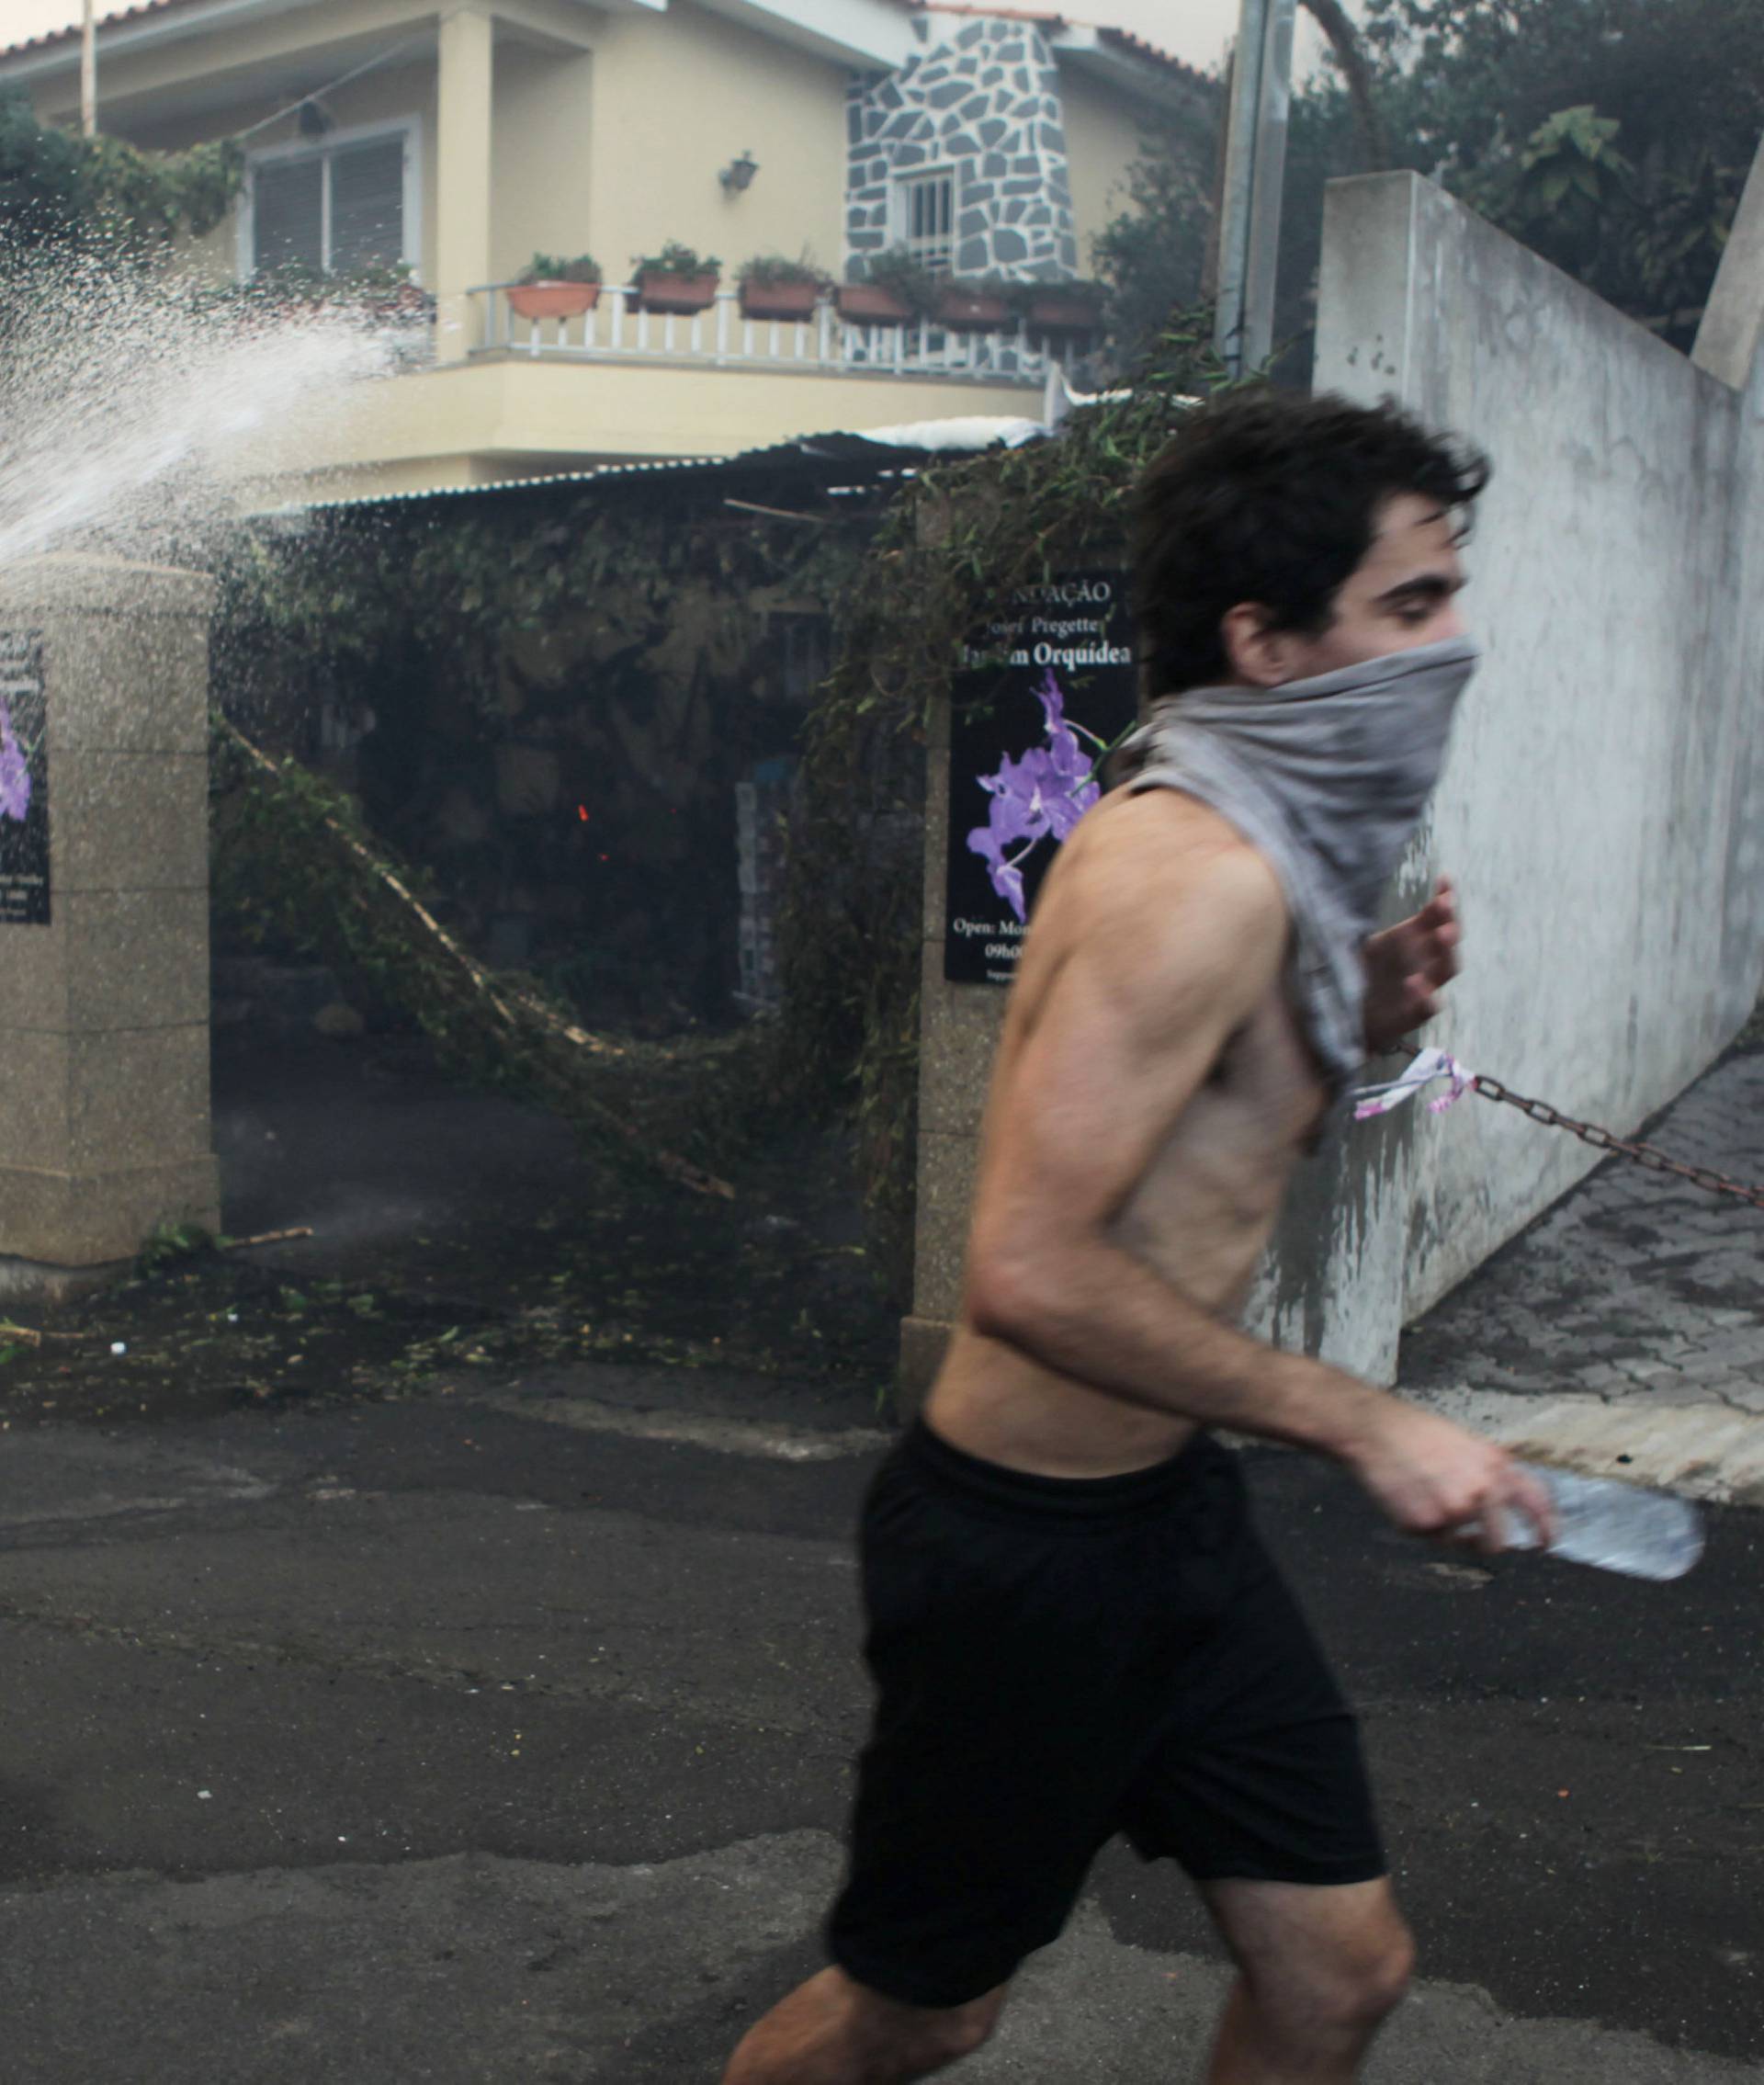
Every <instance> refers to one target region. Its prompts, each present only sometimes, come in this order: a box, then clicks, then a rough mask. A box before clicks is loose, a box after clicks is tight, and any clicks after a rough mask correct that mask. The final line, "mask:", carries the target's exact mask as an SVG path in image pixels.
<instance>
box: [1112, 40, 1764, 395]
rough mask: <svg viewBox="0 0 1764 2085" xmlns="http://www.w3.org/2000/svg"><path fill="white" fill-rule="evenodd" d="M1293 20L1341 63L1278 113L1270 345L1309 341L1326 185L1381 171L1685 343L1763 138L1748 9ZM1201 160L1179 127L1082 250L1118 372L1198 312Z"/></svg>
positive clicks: (1153, 142)
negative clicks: (1470, 213) (1437, 194)
mask: <svg viewBox="0 0 1764 2085" xmlns="http://www.w3.org/2000/svg"><path fill="white" fill-rule="evenodd" d="M1306 6H1307V7H1309V8H1310V11H1311V12H1312V13H1313V14H1314V15H1316V16H1317V17H1318V19H1319V20H1325V17H1327V16H1329V15H1331V14H1332V15H1333V17H1335V19H1334V26H1333V30H1332V41H1333V42H1334V44H1335V47H1336V49H1337V51H1338V52H1339V53H1340V57H1339V58H1338V62H1337V63H1336V64H1335V65H1334V66H1333V67H1332V68H1331V69H1330V71H1329V72H1328V73H1326V74H1324V75H1323V76H1322V77H1321V78H1320V79H1318V80H1317V81H1315V82H1313V83H1312V84H1310V85H1306V86H1305V87H1303V88H1301V89H1300V90H1299V91H1298V92H1297V93H1296V94H1295V96H1294V97H1293V108H1292V130H1291V136H1290V142H1289V147H1288V161H1287V187H1286V210H1285V220H1284V224H1283V232H1282V242H1281V300H1280V310H1279V313H1278V317H1277V321H1276V326H1275V334H1276V338H1278V339H1283V340H1288V341H1299V340H1302V338H1303V337H1304V336H1305V335H1306V334H1307V333H1308V330H1309V327H1310V324H1311V320H1312V301H1313V297H1314V286H1315V280H1316V273H1317V255H1318V249H1319V244H1320V240H1321V234H1322V211H1323V187H1324V184H1325V183H1326V182H1327V181H1329V180H1330V179H1332V178H1334V177H1335V176H1340V175H1349V174H1363V173H1366V172H1369V171H1377V170H1380V169H1382V168H1385V167H1387V166H1397V167H1412V168H1414V169H1415V170H1416V171H1417V172H1418V173H1421V174H1424V175H1426V176H1429V177H1430V179H1432V180H1436V181H1439V182H1440V183H1442V185H1443V186H1444V187H1447V188H1449V189H1450V190H1451V191H1452V192H1453V194H1454V195H1458V196H1461V197H1462V198H1464V201H1466V202H1467V203H1469V204H1470V205H1471V207H1472V208H1473V209H1475V210H1478V211H1480V212H1481V213H1482V214H1483V215H1484V216H1485V217H1487V218H1488V219H1490V220H1491V221H1493V222H1494V223H1496V224H1498V225H1499V226H1500V227H1501V229H1502V230H1503V231H1506V232H1510V233H1512V235H1513V236H1514V237H1515V238H1517V239H1521V240H1523V241H1524V242H1525V243H1526V244H1528V245H1530V246H1532V247H1533V248H1534V249H1535V250H1536V251H1537V252H1538V253H1540V254H1542V255H1544V258H1545V259H1546V260H1549V261H1551V262H1554V263H1555V266H1558V267H1560V268H1563V269H1564V270H1566V272H1567V273H1568V274H1569V275H1572V276H1574V277H1575V278H1577V280H1579V281H1581V282H1583V283H1585V284H1586V285H1587V287H1588V288H1589V289H1593V290H1596V291H1597V292H1598V294H1599V295H1600V296H1601V297H1603V298H1605V299H1606V300H1608V301H1609V302H1611V303H1612V304H1614V305H1616V306H1617V307H1618V309H1619V310H1620V311H1624V312H1629V313H1630V315H1631V316H1632V317H1634V318H1635V319H1637V320H1639V321H1640V322H1641V323H1643V324H1645V325H1647V326H1649V327H1651V328H1653V329H1654V330H1655V331H1656V332H1657V333H1659V334H1662V335H1663V336H1664V337H1666V338H1667V339H1668V340H1670V341H1672V342H1673V343H1674V344H1675V345H1676V346H1681V347H1682V346H1689V345H1690V343H1691V339H1692V338H1693V336H1694V334H1695V331H1696V325H1697V322H1698V320H1699V319H1700V317H1701V315H1702V305H1703V303H1704V301H1705V300H1706V299H1707V297H1708V294H1709V288H1710V285H1711V283H1712V281H1713V277H1714V272H1715V268H1716V266H1717V265H1718V263H1719V261H1720V257H1721V250H1722V246H1723V244H1724V241H1725V239H1726V235H1727V230H1728V227H1729V226H1730V225H1731V224H1732V222H1733V218H1734V212H1735V210H1736V207H1737V204H1738V198H1739V192H1740V189H1741V187H1742V186H1743V185H1744V182H1745V178H1746V175H1747V169H1748V168H1749V167H1750V165H1751V163H1752V158H1753V155H1754V154H1755V153H1756V152H1757V150H1758V141H1759V138H1760V136H1761V135H1764V8H1760V7H1758V6H1757V5H1756V0H1366V5H1365V8H1364V11H1363V23H1362V27H1361V28H1360V31H1359V33H1358V36H1357V37H1356V36H1355V35H1354V33H1353V31H1352V29H1351V25H1349V23H1348V22H1347V20H1346V18H1345V17H1343V16H1342V15H1341V13H1340V9H1339V8H1334V9H1331V8H1330V7H1329V6H1328V0H1306ZM1328 26H1329V23H1328V22H1327V21H1326V27H1328ZM1342 59H1345V60H1346V62H1345V64H1344V63H1343V62H1340V61H1341V60H1342ZM1215 156H1216V138H1213V137H1209V136H1207V135H1206V134H1204V132H1202V131H1200V130H1197V129H1196V128H1195V127H1194V126H1193V124H1192V123H1184V124H1182V125H1172V126H1171V127H1170V128H1169V129H1168V130H1164V131H1161V132H1159V133H1156V134H1154V135H1152V136H1150V137H1148V140H1147V142H1146V148H1145V150H1144V152H1143V153H1142V154H1141V156H1140V158H1139V159H1138V161H1137V162H1136V164H1135V165H1134V167H1133V168H1132V170H1131V172H1130V176H1129V182H1128V191H1129V202H1130V206H1131V207H1130V208H1129V209H1128V210H1125V211H1123V212H1122V213H1120V214H1119V215H1118V216H1117V217H1116V218H1115V219H1114V221H1113V222H1112V223H1111V224H1110V225H1109V226H1108V227H1107V229H1106V230H1105V231H1104V232H1103V233H1101V234H1100V235H1099V237H1098V240H1097V243H1096V266H1097V271H1098V273H1099V274H1100V275H1102V276H1103V278H1105V279H1106V280H1107V281H1108V282H1109V284H1110V286H1111V288H1112V289H1113V291H1114V297H1113V300H1112V309H1111V320H1112V330H1113V331H1114V334H1115V337H1116V339H1117V340H1118V341H1119V342H1120V343H1121V344H1122V346H1123V348H1124V350H1125V351H1126V352H1127V353H1128V354H1131V353H1132V352H1133V350H1134V347H1135V344H1136V342H1138V341H1140V340H1142V339H1143V338H1144V337H1145V334H1146V333H1147V330H1148V328H1150V327H1153V326H1155V325H1156V324H1157V323H1158V322H1159V318H1160V317H1161V315H1162V314H1163V313H1165V312H1168V311H1169V310H1170V308H1171V307H1172V306H1180V307H1185V306H1188V305H1190V304H1192V303H1193V301H1194V300H1196V299H1197V298H1198V297H1199V296H1200V294H1201V291H1202V283H1203V272H1204V262H1205V257H1206V241H1207V233H1208V227H1209V221H1210V217H1211V210H1212V195H1213V185H1214V178H1215ZM1302 359H1303V357H1302V356H1301V357H1299V362H1300V363H1302ZM1293 373H1294V375H1295V376H1299V375H1302V374H1303V369H1302V367H1298V366H1295V368H1294V370H1293Z"/></svg>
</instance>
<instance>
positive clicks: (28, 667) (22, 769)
mask: <svg viewBox="0 0 1764 2085" xmlns="http://www.w3.org/2000/svg"><path fill="white" fill-rule="evenodd" d="M48 924H49V744H48V717H47V709H46V705H45V701H44V696H43V644H42V638H41V636H40V633H39V632H38V631H36V630H0V926H47V925H48Z"/></svg>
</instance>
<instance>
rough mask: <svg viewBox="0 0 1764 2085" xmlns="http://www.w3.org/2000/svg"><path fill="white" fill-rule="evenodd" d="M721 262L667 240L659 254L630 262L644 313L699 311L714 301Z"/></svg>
mask: <svg viewBox="0 0 1764 2085" xmlns="http://www.w3.org/2000/svg"><path fill="white" fill-rule="evenodd" d="M722 265H723V264H722V263H721V261H719V260H718V258H717V256H716V255H715V254H698V253H695V252H694V251H693V249H692V248H691V247H690V246H685V245H682V244H681V243H680V241H679V240H678V239H670V240H669V241H668V242H667V244H665V245H664V246H663V247H662V251H661V252H660V253H659V254H647V255H643V256H642V257H641V258H640V259H638V260H634V261H633V262H632V263H631V273H632V274H633V275H634V276H635V277H636V278H637V296H638V302H639V305H640V306H641V308H642V309H643V310H644V311H646V312H702V311H704V310H705V309H706V308H707V306H708V305H709V304H711V303H712V302H714V301H715V300H716V296H717V285H718V281H719V280H720V279H721V275H720V271H721V268H722Z"/></svg>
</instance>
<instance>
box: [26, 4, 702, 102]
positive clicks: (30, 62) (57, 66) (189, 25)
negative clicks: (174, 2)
mask: <svg viewBox="0 0 1764 2085" xmlns="http://www.w3.org/2000/svg"><path fill="white" fill-rule="evenodd" d="M315 4H316V0H208V5H206V6H204V5H202V4H201V0H192V4H191V5H188V6H180V7H170V8H167V9H166V11H165V12H164V14H160V15H146V16H143V17H141V18H140V19H138V20H135V21H130V20H128V19H126V18H125V19H117V18H112V19H111V20H109V21H101V22H100V23H99V24H98V49H99V51H100V53H101V55H102V56H103V57H104V58H105V59H106V60H107V61H108V60H113V59H117V58H123V57H128V56H130V55H131V54H132V53H134V52H136V51H159V50H164V48H165V47H166V46H167V45H169V44H175V43H183V42H187V41H188V40H190V39H191V38H194V37H198V36H212V35H213V34H214V32H215V31H216V30H217V29H224V28H231V27H232V25H233V24H234V23H237V22H246V21H251V22H256V21H263V20H266V19H267V18H268V17H271V16H275V15H291V14H296V13H298V12H299V11H300V9H301V8H302V7H308V6H314V5H315ZM594 5H596V6H602V7H610V8H611V9H612V10H613V11H614V12H615V13H620V14H644V15H661V14H665V13H666V12H667V7H668V0H594ZM79 62H80V37H79V33H78V31H77V30H74V29H70V30H68V31H67V32H65V33H64V34H62V35H60V36H58V37H56V39H55V40H53V42H51V43H50V44H48V45H47V46H46V47H45V48H43V49H40V50H36V49H31V48H29V47H25V48H23V49H17V50H13V51H5V50H0V80H5V81H6V82H8V83H9V84H11V85H25V86H28V85H30V83H31V82H32V81H35V80H46V79H53V78H54V77H56V75H57V74H62V73H71V72H74V70H76V69H77V67H78V65H79Z"/></svg>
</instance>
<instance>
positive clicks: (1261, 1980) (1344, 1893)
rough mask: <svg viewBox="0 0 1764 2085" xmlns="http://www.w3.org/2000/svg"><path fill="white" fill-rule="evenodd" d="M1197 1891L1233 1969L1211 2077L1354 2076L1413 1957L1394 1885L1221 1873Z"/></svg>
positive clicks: (1317, 2080) (1308, 2079)
mask: <svg viewBox="0 0 1764 2085" xmlns="http://www.w3.org/2000/svg"><path fill="white" fill-rule="evenodd" d="M1203 1894H1204V1897H1205V1898H1206V1903H1207V1909H1209V1910H1210V1911H1211V1912H1212V1914H1213V1917H1214V1919H1215V1920H1216V1922H1217V1924H1218V1927H1219V1931H1220V1932H1222V1933H1223V1934H1224V1936H1225V1940H1226V1944H1227V1946H1228V1947H1229V1948H1230V1950H1231V1953H1232V1955H1233V1957H1234V1958H1235V1959H1236V1961H1237V1965H1238V1982H1237V1984H1236V1986H1235V1987H1234V1988H1233V1989H1232V1993H1231V1997H1230V2000H1229V2002H1228V2003H1227V2006H1226V2009H1225V2017H1224V2019H1223V2020H1222V2021H1221V2022H1220V2024H1219V2038H1218V2041H1217V2042H1216V2045H1215V2046H1214V2051H1213V2068H1211V2069H1210V2070H1209V2071H1208V2072H1207V2080H1208V2085H1351V2080H1352V2079H1356V2078H1358V2077H1359V2075H1360V2065H1361V2062H1362V2060H1363V2057H1364V2056H1365V2053H1366V2051H1367V2049H1368V2048H1369V2047H1370V2046H1371V2045H1372V2039H1373V2036H1374V2034H1376V2033H1377V2032H1378V2029H1379V2027H1380V2025H1381V2024H1382V2023H1383V2022H1384V2020H1385V2016H1386V2014H1388V2013H1389V2012H1390V2011H1392V2010H1393V2009H1394V2008H1395V2007H1396V2006H1397V2003H1398V2001H1399V2000H1401V1998H1402V1996H1403V1993H1404V1991H1405V1990H1406V1989H1407V1988H1408V1975H1409V1970H1410V1968H1411V1966H1413V1962H1414V1943H1413V1942H1412V1941H1411V1940H1410V1938H1409V1933H1408V1927H1407V1926H1406V1925H1405V1924H1404V1922H1403V1918H1402V1914H1401V1912H1399V1911H1398V1910H1397V1900H1396V1898H1395V1897H1394V1896H1393V1895H1392V1893H1391V1887H1390V1884H1389V1883H1388V1882H1387V1881H1378V1882H1363V1883H1350V1884H1347V1885H1345V1886H1343V1887H1337V1888H1327V1889H1312V1888H1305V1887H1300V1886H1299V1885H1297V1884H1295V1883H1279V1882H1217V1883H1210V1884H1208V1885H1207V1886H1206V1887H1205V1889H1204V1892H1203Z"/></svg>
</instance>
